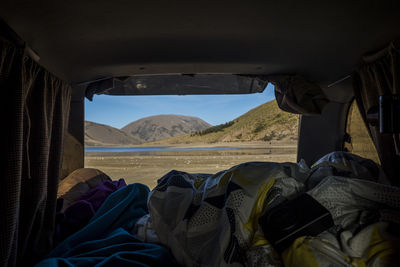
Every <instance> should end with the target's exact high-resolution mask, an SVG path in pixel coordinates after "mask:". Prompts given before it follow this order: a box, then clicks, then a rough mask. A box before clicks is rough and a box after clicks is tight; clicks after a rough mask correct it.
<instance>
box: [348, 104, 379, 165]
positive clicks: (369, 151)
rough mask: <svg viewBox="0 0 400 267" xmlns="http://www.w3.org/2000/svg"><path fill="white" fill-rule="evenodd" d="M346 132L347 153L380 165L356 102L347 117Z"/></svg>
mask: <svg viewBox="0 0 400 267" xmlns="http://www.w3.org/2000/svg"><path fill="white" fill-rule="evenodd" d="M346 132H347V134H348V135H349V138H347V139H348V140H346V142H345V149H347V151H349V152H351V153H353V154H356V155H359V156H361V157H363V158H368V159H371V160H373V161H375V162H376V163H378V164H380V160H379V157H378V153H377V151H376V148H375V145H374V143H373V141H372V138H371V136H370V135H369V133H368V129H367V127H366V125H365V123H364V121H363V119H362V117H361V114H360V111H359V109H358V106H357V103H356V101H353V104H352V105H351V107H350V110H349V113H348V115H347V127H346Z"/></svg>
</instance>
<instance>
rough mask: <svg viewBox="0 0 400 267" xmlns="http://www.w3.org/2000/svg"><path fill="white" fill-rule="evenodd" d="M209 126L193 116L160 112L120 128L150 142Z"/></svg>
mask: <svg viewBox="0 0 400 267" xmlns="http://www.w3.org/2000/svg"><path fill="white" fill-rule="evenodd" d="M211 126H212V125H211V124H209V123H207V122H205V121H204V120H202V119H200V118H197V117H193V116H185V115H171V114H162V115H155V116H149V117H145V118H142V119H139V120H136V121H134V122H131V123H129V124H127V125H126V126H124V127H122V128H121V130H122V131H124V132H126V133H128V134H130V135H132V136H135V137H137V138H140V139H141V140H143V142H151V141H157V140H160V139H166V138H170V137H175V136H181V135H184V134H187V133H191V132H195V131H199V130H204V129H206V128H209V127H211Z"/></svg>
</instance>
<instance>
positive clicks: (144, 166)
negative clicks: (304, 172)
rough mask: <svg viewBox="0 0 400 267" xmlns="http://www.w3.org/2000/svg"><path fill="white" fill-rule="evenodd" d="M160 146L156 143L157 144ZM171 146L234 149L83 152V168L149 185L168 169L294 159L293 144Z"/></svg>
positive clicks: (213, 168)
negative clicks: (228, 148) (94, 169)
mask: <svg viewBox="0 0 400 267" xmlns="http://www.w3.org/2000/svg"><path fill="white" fill-rule="evenodd" d="M158 146H160V145H158ZM172 147H179V148H185V147H191V148H193V147H233V148H237V149H235V150H220V151H218V150H214V151H204V150H203V151H156V152H107V153H103V152H87V153H86V154H85V167H87V168H97V169H100V170H102V171H103V172H105V173H106V174H108V175H109V176H110V177H111V178H112V179H113V180H116V179H119V178H124V179H125V181H126V182H127V183H134V182H139V183H143V184H146V185H148V186H149V187H150V189H151V188H153V187H154V186H155V185H156V184H157V180H158V179H159V178H161V177H162V176H163V175H164V174H166V173H167V172H169V171H171V170H174V169H175V170H180V171H186V172H193V173H216V172H218V171H221V170H226V169H229V168H230V167H232V166H234V165H237V164H240V163H243V162H248V161H274V162H287V161H289V162H295V161H296V154H297V151H296V145H295V144H290V143H289V144H287V143H286V144H284V143H281V144H278V143H271V144H269V142H252V143H220V144H194V145H193V144H190V145H177V146H175V145H174V146H172Z"/></svg>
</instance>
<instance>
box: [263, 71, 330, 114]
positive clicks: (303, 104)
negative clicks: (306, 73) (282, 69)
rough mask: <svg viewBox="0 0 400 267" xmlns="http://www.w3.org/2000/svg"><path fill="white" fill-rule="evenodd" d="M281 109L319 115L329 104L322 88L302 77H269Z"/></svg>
mask: <svg viewBox="0 0 400 267" xmlns="http://www.w3.org/2000/svg"><path fill="white" fill-rule="evenodd" d="M267 78H268V81H269V82H270V83H272V84H273V85H274V86H275V98H276V101H277V102H278V105H279V107H280V108H281V109H282V110H284V111H287V112H290V113H295V114H303V115H318V114H321V113H322V110H323V109H324V107H325V105H326V104H328V103H329V100H328V99H327V98H326V96H325V94H324V92H323V91H322V89H321V87H319V86H318V85H317V84H315V83H312V82H310V81H307V80H306V79H305V78H304V77H302V76H300V75H269V76H267Z"/></svg>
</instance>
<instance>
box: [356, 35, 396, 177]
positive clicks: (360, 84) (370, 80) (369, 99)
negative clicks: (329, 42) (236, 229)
mask: <svg viewBox="0 0 400 267" xmlns="http://www.w3.org/2000/svg"><path fill="white" fill-rule="evenodd" d="M399 48H400V46H399V43H398V42H397V43H395V42H393V43H391V44H390V45H389V46H388V47H387V48H385V49H383V50H381V51H379V52H378V53H375V54H371V55H368V56H365V57H364V58H363V64H362V66H361V67H360V69H359V70H358V71H357V72H356V73H354V75H353V79H354V94H355V98H356V101H357V105H358V107H359V110H360V112H361V115H362V116H363V119H364V122H365V123H366V125H367V127H368V129H369V131H370V135H371V137H372V139H373V141H374V144H375V147H376V149H377V151H378V154H379V158H380V161H381V164H382V167H383V169H384V171H385V173H386V175H387V176H388V178H389V179H390V181H391V183H392V184H393V185H400V177H397V176H399V174H400V158H399V155H398V153H396V142H395V141H394V140H395V139H396V138H398V134H397V135H395V134H381V133H380V132H379V126H371V125H369V124H368V123H367V112H368V110H369V109H370V108H371V107H374V106H378V105H379V96H381V95H391V94H399V93H400V84H399V82H400V49H399Z"/></svg>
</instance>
